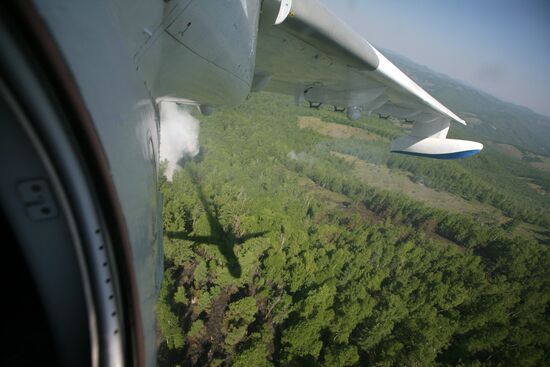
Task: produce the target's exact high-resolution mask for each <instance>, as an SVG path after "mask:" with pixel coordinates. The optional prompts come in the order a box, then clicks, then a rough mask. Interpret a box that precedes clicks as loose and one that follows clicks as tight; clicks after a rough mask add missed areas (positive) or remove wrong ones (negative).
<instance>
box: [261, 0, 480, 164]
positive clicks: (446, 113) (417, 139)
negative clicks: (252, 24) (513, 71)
mask: <svg viewBox="0 0 550 367" xmlns="http://www.w3.org/2000/svg"><path fill="white" fill-rule="evenodd" d="M283 6H284V7H286V8H285V9H286V10H287V11H283ZM288 8H290V11H288ZM262 11H263V14H262V17H261V19H260V25H259V31H258V42H257V51H256V52H257V56H256V75H255V79H257V80H258V81H260V82H259V83H258V84H259V85H261V87H262V88H265V89H266V90H268V91H272V92H277V93H284V94H289V95H293V96H295V98H296V101H297V102H301V101H304V100H305V101H309V102H310V103H312V104H314V105H318V104H328V105H333V106H335V107H336V108H339V109H340V110H343V109H347V114H348V117H349V118H351V119H356V118H359V117H360V116H361V115H363V114H364V115H370V114H373V113H374V114H379V115H380V116H384V117H386V118H387V117H390V116H391V117H392V118H397V119H401V120H405V121H407V122H411V123H413V128H412V131H411V133H410V135H409V136H405V137H402V138H399V139H397V140H395V141H394V142H393V143H392V151H394V152H398V153H404V154H412V155H420V156H430V157H434V158H445V159H448V158H461V157H465V156H469V155H472V154H475V153H477V152H479V151H480V150H481V149H482V148H483V145H482V144H480V143H475V142H469V141H464V140H454V139H447V138H446V137H447V132H448V130H449V126H450V123H451V122H452V121H454V122H457V123H461V124H464V125H465V122H464V120H462V119H461V118H460V117H458V116H457V115H456V114H454V113H453V112H451V111H450V110H449V109H448V108H446V107H445V106H443V105H442V104H441V103H440V102H438V101H437V100H436V99H435V98H433V97H432V96H431V95H429V94H428V93H427V92H426V91H425V90H424V89H422V88H421V87H420V86H418V85H417V84H416V83H415V82H414V81H412V80H411V79H410V78H409V77H407V76H406V75H405V74H404V73H403V72H402V71H401V70H399V69H398V68H397V67H396V66H395V65H393V64H392V63H391V62H390V61H389V60H388V59H386V58H385V57H384V56H383V55H382V54H381V53H380V52H379V51H378V50H377V49H376V48H374V47H373V46H372V45H370V44H369V43H368V42H367V41H366V40H365V39H363V38H362V37H361V36H359V35H358V34H356V33H355V32H354V31H353V30H351V29H350V28H349V27H348V26H347V25H346V24H345V23H343V22H342V21H341V20H339V19H338V18H337V17H336V16H334V15H333V14H332V13H331V12H329V11H328V10H327V9H326V8H325V7H324V6H323V5H322V4H320V3H319V2H318V1H316V0H299V1H281V2H279V1H277V0H269V1H266V2H265V3H264V6H263V9H262ZM285 13H286V17H285ZM281 14H283V15H281ZM275 15H277V22H278V23H279V24H277V25H275V24H274V22H273V21H272V20H273V19H275ZM262 81H263V83H262Z"/></svg>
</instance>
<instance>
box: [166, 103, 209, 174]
mask: <svg viewBox="0 0 550 367" xmlns="http://www.w3.org/2000/svg"><path fill="white" fill-rule="evenodd" d="M159 108H160V158H161V161H164V160H166V161H168V164H167V166H166V172H165V175H166V178H167V179H168V181H172V177H173V175H174V172H175V171H176V169H177V168H178V162H179V161H180V160H181V159H183V158H193V157H194V156H196V155H197V154H199V148H200V147H199V130H200V124H199V121H198V120H197V119H196V118H194V117H193V116H191V114H190V113H189V112H188V111H187V110H186V109H185V107H183V106H180V105H178V104H177V103H176V102H168V101H163V102H160V104H159Z"/></svg>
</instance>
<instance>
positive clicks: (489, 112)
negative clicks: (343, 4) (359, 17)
mask: <svg viewBox="0 0 550 367" xmlns="http://www.w3.org/2000/svg"><path fill="white" fill-rule="evenodd" d="M382 52H383V53H384V55H385V56H387V57H388V59H390V61H392V62H393V63H394V64H395V65H396V66H397V67H399V68H400V69H402V70H403V71H404V72H405V73H406V74H407V75H408V76H409V77H410V78H411V79H413V80H414V81H415V82H417V83H418V84H419V85H420V86H421V87H422V88H424V89H426V91H428V92H429V93H430V94H432V95H433V96H434V97H435V98H436V99H437V100H439V101H440V102H441V103H443V104H444V105H445V106H447V107H449V108H450V109H451V110H452V111H453V112H455V113H457V114H458V115H459V116H460V117H462V118H464V119H465V120H466V122H467V123H468V126H467V127H462V126H455V127H454V128H453V129H452V130H451V131H453V133H455V132H456V134H458V135H460V136H465V137H468V138H472V139H477V140H480V141H482V142H487V141H491V142H497V143H505V144H511V145H514V146H516V147H517V148H519V149H520V150H522V151H531V152H534V153H537V154H543V155H545V156H550V118H549V117H546V116H543V115H540V114H538V113H536V112H534V111H532V110H530V109H529V108H527V107H523V106H518V105H515V104H513V103H509V102H504V101H502V100H499V99H498V98H496V97H494V96H492V95H490V94H488V93H486V92H483V91H481V90H479V89H476V88H474V87H472V86H468V85H466V84H465V83H464V82H460V81H458V80H455V79H453V78H451V77H449V76H447V75H445V74H442V73H438V72H435V71H433V70H430V69H429V68H428V67H426V66H423V65H419V64H417V63H415V62H414V61H412V60H410V59H408V58H406V57H405V56H402V55H399V54H396V53H395V52H392V51H390V50H386V49H384V50H383V51H382Z"/></svg>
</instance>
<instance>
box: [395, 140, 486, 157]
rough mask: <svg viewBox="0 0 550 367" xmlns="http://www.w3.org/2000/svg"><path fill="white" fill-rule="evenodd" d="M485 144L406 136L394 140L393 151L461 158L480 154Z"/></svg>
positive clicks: (418, 155)
mask: <svg viewBox="0 0 550 367" xmlns="http://www.w3.org/2000/svg"><path fill="white" fill-rule="evenodd" d="M482 149H483V144H481V143H478V142H475V141H468V140H458V139H440V138H417V137H412V136H404V137H401V138H398V139H396V140H394V141H393V142H392V146H391V151H392V152H393V153H399V154H406V155H412V156H417V157H426V158H434V159H461V158H467V157H471V156H473V155H476V154H478V153H479V152H481V150H482Z"/></svg>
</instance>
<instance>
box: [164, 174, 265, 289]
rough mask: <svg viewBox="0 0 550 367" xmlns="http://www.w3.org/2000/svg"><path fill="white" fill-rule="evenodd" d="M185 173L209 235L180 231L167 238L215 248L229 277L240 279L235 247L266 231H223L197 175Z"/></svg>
mask: <svg viewBox="0 0 550 367" xmlns="http://www.w3.org/2000/svg"><path fill="white" fill-rule="evenodd" d="M187 171H188V172H189V175H190V177H191V181H192V182H193V185H194V186H195V188H196V189H197V195H198V197H199V200H200V202H201V205H202V207H203V208H204V210H205V212H206V218H207V220H208V224H209V225H210V235H209V236H193V235H190V234H189V233H187V232H184V231H180V232H167V236H168V238H176V239H181V240H187V241H192V242H195V243H202V244H206V245H215V246H217V247H218V250H219V251H220V253H221V254H222V255H223V257H224V258H225V262H226V265H227V268H228V270H229V273H230V274H231V276H233V277H234V278H240V277H241V274H242V267H241V264H240V262H239V259H238V258H237V255H236V254H235V246H236V245H242V244H243V243H245V242H246V241H248V240H250V239H253V238H258V237H262V236H263V235H265V234H266V233H268V231H262V232H254V233H249V234H245V235H236V234H235V233H233V232H232V231H231V230H229V231H226V230H224V228H223V226H222V225H221V223H220V221H219V219H218V218H219V212H218V208H214V210H212V209H211V206H210V205H209V204H208V201H207V200H206V196H205V195H204V192H203V191H202V187H201V185H200V182H199V179H198V176H197V173H196V172H195V171H194V170H193V169H191V168H188V169H187Z"/></svg>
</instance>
